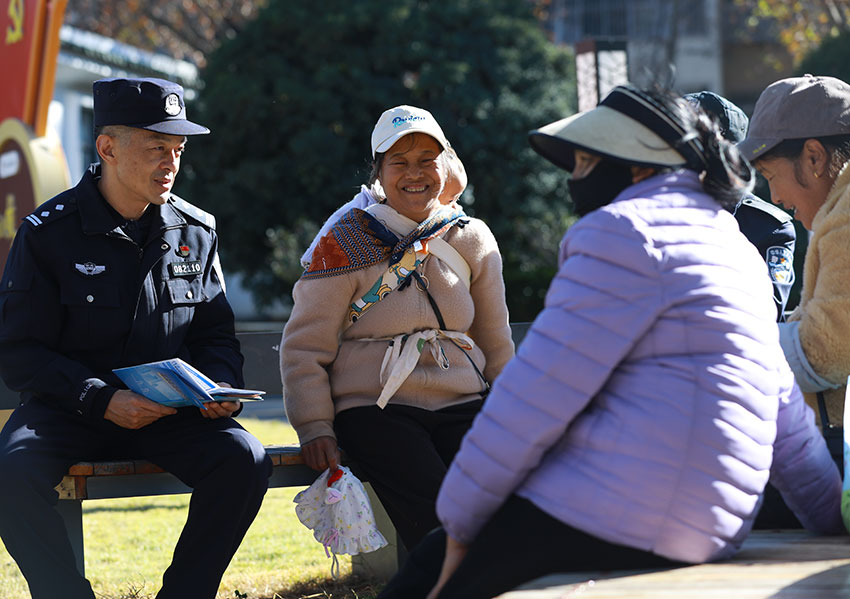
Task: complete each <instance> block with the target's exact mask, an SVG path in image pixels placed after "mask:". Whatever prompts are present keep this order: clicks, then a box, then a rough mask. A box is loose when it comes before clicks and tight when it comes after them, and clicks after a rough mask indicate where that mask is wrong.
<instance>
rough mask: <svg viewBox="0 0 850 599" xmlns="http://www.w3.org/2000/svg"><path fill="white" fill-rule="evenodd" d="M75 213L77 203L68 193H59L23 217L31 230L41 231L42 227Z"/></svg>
mask: <svg viewBox="0 0 850 599" xmlns="http://www.w3.org/2000/svg"><path fill="white" fill-rule="evenodd" d="M76 211H77V202H76V201H75V200H74V198H73V197H72V196H71V195H70V194H69V192H65V193H61V194H59V195H58V196H56V197H55V198H53V199H52V200H48V201H46V202H44V203H43V204H41V205H40V206H38V207H37V208H36V209H35V210H34V211H33V212H31V213H30V214H28V215H27V216H25V217H24V220H25V221H27V222H28V223H29V224H30V226H31V227H32V228H33V229H36V230H38V229H41V228H42V227H43V226H44V225H47V224H49V223H53V222H56V221H58V220H59V219H61V218H62V217H63V216H67V215H69V214H73V213H74V212H76Z"/></svg>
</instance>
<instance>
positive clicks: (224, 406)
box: [198, 400, 242, 420]
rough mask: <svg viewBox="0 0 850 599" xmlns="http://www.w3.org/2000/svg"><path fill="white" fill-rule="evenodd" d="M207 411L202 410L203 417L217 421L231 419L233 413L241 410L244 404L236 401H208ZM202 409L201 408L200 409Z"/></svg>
mask: <svg viewBox="0 0 850 599" xmlns="http://www.w3.org/2000/svg"><path fill="white" fill-rule="evenodd" d="M204 405H205V406H206V408H207V409H206V410H201V416H203V417H204V418H209V419H210V420H215V419H216V418H230V417H231V416H232V415H233V412H235V411H236V410H238V409H239V406H240V405H242V402H241V401H239V400H236V401H208V402H205V403H204ZM198 409H200V408H198Z"/></svg>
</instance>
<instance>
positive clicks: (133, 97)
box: [92, 78, 210, 135]
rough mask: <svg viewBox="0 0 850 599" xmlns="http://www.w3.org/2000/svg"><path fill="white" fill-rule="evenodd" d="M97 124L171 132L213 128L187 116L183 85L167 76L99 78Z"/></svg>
mask: <svg viewBox="0 0 850 599" xmlns="http://www.w3.org/2000/svg"><path fill="white" fill-rule="evenodd" d="M92 90H93V95H94V126H95V127H100V126H103V125H124V126H127V127H135V128H137V129H147V130H148V131H156V132H158V133H167V134H169V135H202V134H204V133H209V132H210V130H209V129H207V128H206V127H204V126H203V125H198V124H197V123H193V122H192V121H189V120H187V119H186V104H185V103H184V102H183V87H182V86H180V85H178V84H177V83H172V82H171V81H166V80H165V79H154V78H144V79H121V78H116V79H100V80H99V81H95V82H94V84H93V86H92Z"/></svg>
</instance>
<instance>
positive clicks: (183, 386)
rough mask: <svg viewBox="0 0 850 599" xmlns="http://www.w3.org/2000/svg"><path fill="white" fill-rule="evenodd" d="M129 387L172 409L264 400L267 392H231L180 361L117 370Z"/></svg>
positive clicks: (237, 390) (246, 390)
mask: <svg viewBox="0 0 850 599" xmlns="http://www.w3.org/2000/svg"><path fill="white" fill-rule="evenodd" d="M112 372H114V373H115V374H116V375H118V378H120V379H121V380H122V381H124V384H126V385H127V387H128V388H129V389H130V390H131V391H134V392H136V393H138V394H139V395H144V396H145V397H147V398H148V399H150V400H152V401H155V402H157V403H161V404H163V405H165V406H170V407H172V408H181V407H184V406H198V407H199V408H201V409H204V410H206V407H205V406H204V404H205V403H206V402H209V401H236V400H240V401H262V399H263V398H262V397H261V396H262V395H264V394H265V391H257V390H255V389H231V388H230V387H220V386H218V385H216V384H215V383H214V382H213V381H212V380H211V379H210V378H209V377H208V376H206V375H205V374H203V373H202V372H200V371H199V370H197V369H196V368H193V367H192V366H190V365H189V364H187V363H186V362H184V361H183V360H181V359H180V358H173V359H171V360H162V361H161V362H149V363H148V364H140V365H138V366H128V367H126V368H116V369H114V370H113V371H112Z"/></svg>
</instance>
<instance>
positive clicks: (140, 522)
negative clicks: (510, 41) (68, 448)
mask: <svg viewBox="0 0 850 599" xmlns="http://www.w3.org/2000/svg"><path fill="white" fill-rule="evenodd" d="M240 422H241V423H242V425H243V426H244V427H245V428H247V429H248V430H249V431H251V432H252V433H253V434H254V435H256V436H257V438H259V439H260V440H261V441H262V442H263V443H264V444H266V445H271V444H276V445H286V444H290V443H296V442H297V439H296V436H295V432H294V431H293V430H292V428H291V427H289V426H288V425H287V424H285V423H282V422H279V421H270V420H256V419H240ZM298 491H300V489H298V488H284V489H270V490H269V492H268V493H267V495H266V498H265V501H264V502H263V507H262V509H261V510H260V513H259V515H258V516H257V519H256V520H255V521H254V524H253V525H252V526H251V529H250V530H249V531H248V534H247V536H246V537H245V540H244V541H243V542H242V546H241V547H240V548H239V551H238V552H237V553H236V556H235V557H234V559H233V561H232V562H231V564H230V567H229V568H228V569H227V572H226V573H225V575H224V579H223V580H222V584H221V587H220V589H219V593H218V598H219V599H225V598H227V599H237V597H238V598H242V599H246V598H247V599H277V598H278V597H280V598H281V599H301V598H307V597H310V598H311V599H313V598H315V599H331V598H332V599H371V598H373V597H374V596H375V587H374V586H373V585H372V584H371V583H370V581H358V580H355V579H352V578H351V576H350V573H351V559H350V557H349V556H340V557H339V561H340V571H341V575H342V577H343V578H342V579H341V580H340V581H333V580H331V578H330V566H331V561H330V559H328V558H327V557H326V556H325V551H324V549H323V548H322V546H321V545H320V544H319V543H318V542H317V541H316V540H315V539H314V538H313V535H312V532H311V531H310V530H308V529H307V528H306V527H305V526H304V525H303V524H301V523H300V522H299V521H298V518H297V517H296V516H295V507H294V504H293V502H292V498H293V497H294V496H295V494H296V493H297V492H298ZM188 505H189V495H174V496H158V497H136V498H129V499H100V500H93V501H86V502H84V503H83V529H84V535H85V548H86V575H87V577H88V579H89V580H90V581H91V583H92V586H93V588H94V590H95V593H96V594H97V595H98V598H99V599H100V597H103V598H104V599H133V598H136V599H146V598H153V597H154V596H155V595H156V592H157V591H158V590H159V584H160V577H161V576H162V572H163V571H164V570H165V568H166V567H167V566H168V563H169V562H170V560H171V552H172V551H173V549H174V545H175V544H176V543H177V537H178V536H179V534H180V530H181V529H182V527H183V523H184V522H185V519H186V512H187V508H188ZM0 589H2V599H28V597H29V593H28V591H27V586H26V582H25V581H24V579H23V576H21V574H20V571H19V570H18V568H17V566H16V565H15V562H14V561H12V559H11V557H9V554H8V553H6V550H5V548H4V547H2V546H0ZM187 599H188V598H187Z"/></svg>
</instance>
